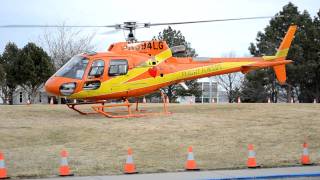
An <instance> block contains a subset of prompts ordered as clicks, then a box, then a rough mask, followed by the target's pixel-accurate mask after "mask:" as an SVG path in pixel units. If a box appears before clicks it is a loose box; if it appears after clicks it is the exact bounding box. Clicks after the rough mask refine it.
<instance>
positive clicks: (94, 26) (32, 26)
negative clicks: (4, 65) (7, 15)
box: [0, 24, 119, 28]
mask: <svg viewBox="0 0 320 180" xmlns="http://www.w3.org/2000/svg"><path fill="white" fill-rule="evenodd" d="M118 26H119V25H107V26H101V25H36V24H13V25H0V28H59V27H68V28H69V27H70V28H99V27H107V28H117V27H118Z"/></svg>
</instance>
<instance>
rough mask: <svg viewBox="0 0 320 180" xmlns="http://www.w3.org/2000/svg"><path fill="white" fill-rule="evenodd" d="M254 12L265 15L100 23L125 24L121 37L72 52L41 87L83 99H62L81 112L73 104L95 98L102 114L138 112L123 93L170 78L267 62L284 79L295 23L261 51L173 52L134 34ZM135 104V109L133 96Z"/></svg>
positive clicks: (144, 90)
mask: <svg viewBox="0 0 320 180" xmlns="http://www.w3.org/2000/svg"><path fill="white" fill-rule="evenodd" d="M259 18H266V17H254V18H238V19H218V20H208V21H190V22H176V23H156V24H151V23H141V24H139V23H136V22H125V23H124V24H117V25H111V26H102V27H113V28H116V29H123V30H128V31H129V33H128V38H127V41H126V42H118V43H114V44H111V45H110V47H109V48H108V51H107V52H102V53H96V52H89V53H83V54H80V55H76V56H74V57H73V58H72V59H70V61H68V62H67V63H66V64H65V65H64V66H63V67H61V68H60V69H59V70H58V71H57V72H56V73H55V74H54V75H52V77H50V79H49V80H48V81H47V82H46V83H45V90H46V91H47V92H48V93H49V94H52V95H55V96H65V97H67V98H70V99H82V100H86V102H84V103H69V104H67V105H68V107H69V108H71V109H73V110H76V111H78V112H79V113H81V114H88V113H85V112H82V111H81V110H79V109H77V108H76V106H77V105H81V104H96V105H93V106H92V108H93V109H94V110H95V112H97V113H100V114H102V115H104V116H106V117H140V116H144V115H147V114H148V113H141V112H132V111H131V109H130V107H131V103H129V101H128V98H130V97H136V98H138V97H141V96H144V95H146V94H149V93H152V92H155V91H158V90H159V89H161V88H163V87H166V86H169V85H172V84H178V83H182V85H183V82H184V81H187V80H193V79H198V78H203V77H211V76H216V75H221V74H227V73H233V72H238V71H240V72H242V73H247V72H249V71H251V70H255V69H261V68H268V67H272V68H273V69H274V71H275V74H276V77H277V79H278V81H279V83H281V84H284V83H285V81H286V70H285V65H286V64H288V63H291V62H292V61H290V60H286V56H287V54H288V50H289V47H290V44H291V41H292V40H293V38H294V34H295V31H296V28H297V27H296V26H295V25H292V26H290V27H289V30H288V32H287V34H286V35H285V37H284V39H283V41H282V43H281V45H280V47H279V48H278V51H277V53H276V54H275V55H273V56H262V57H246V58H192V57H173V56H172V55H173V53H176V52H179V51H184V47H183V46H176V47H171V48H169V47H168V45H167V43H166V42H165V41H156V40H153V41H142V42H138V41H137V40H136V39H135V36H134V31H135V30H136V29H137V28H143V27H151V26H159V25H176V24H188V23H203V22H215V21H232V20H245V19H259ZM71 27H74V26H71ZM95 27H96V26H95ZM161 94H162V99H163V103H164V112H163V113H165V114H169V112H168V110H167V103H168V102H167V98H166V97H165V96H166V95H165V94H163V93H161ZM109 99H123V100H124V103H122V104H107V105H106V104H105V103H106V100H109ZM118 106H124V107H126V108H127V111H128V113H127V114H125V115H119V114H118V115H116V114H114V113H111V112H107V111H105V109H106V108H110V107H118ZM136 110H137V111H138V100H137V102H136Z"/></svg>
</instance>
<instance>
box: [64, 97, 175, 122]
mask: <svg viewBox="0 0 320 180" xmlns="http://www.w3.org/2000/svg"><path fill="white" fill-rule="evenodd" d="M161 97H162V100H163V112H157V113H152V112H146V111H145V110H139V101H138V99H136V103H135V104H136V107H135V110H134V112H132V110H131V106H132V105H133V104H132V103H129V101H128V99H125V100H124V102H123V103H121V104H108V105H105V103H106V101H95V102H83V103H69V104H67V106H68V107H69V108H70V109H72V110H74V111H77V112H78V113H80V114H82V115H89V114H101V115H103V116H105V117H108V118H131V117H144V116H152V115H163V114H164V115H170V114H171V112H169V111H168V102H167V98H166V96H165V95H164V94H163V93H162V92H161ZM88 104H101V105H94V106H92V107H91V108H92V109H93V110H94V111H95V112H83V111H81V110H80V109H77V108H76V106H80V105H88ZM115 107H125V108H126V110H124V111H105V110H106V109H111V108H115ZM124 113H127V114H124Z"/></svg>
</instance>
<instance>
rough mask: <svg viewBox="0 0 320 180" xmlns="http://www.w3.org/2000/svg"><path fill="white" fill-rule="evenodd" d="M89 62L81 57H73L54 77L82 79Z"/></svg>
mask: <svg viewBox="0 0 320 180" xmlns="http://www.w3.org/2000/svg"><path fill="white" fill-rule="evenodd" d="M88 62H89V60H88V59H86V58H85V57H83V56H74V57H73V58H71V59H70V60H69V61H68V62H67V63H66V64H65V65H64V66H62V67H61V68H60V69H59V70H58V71H57V72H56V74H55V76H61V77H68V78H73V79H82V77H83V74H84V71H85V70H86V67H87V65H88Z"/></svg>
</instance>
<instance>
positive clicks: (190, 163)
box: [185, 146, 199, 171]
mask: <svg viewBox="0 0 320 180" xmlns="http://www.w3.org/2000/svg"><path fill="white" fill-rule="evenodd" d="M185 169H186V170H187V171H196V170H199V169H198V168H197V164H196V161H195V160H194V156H193V152H192V146H190V147H189V148H188V158H187V162H186V165H185Z"/></svg>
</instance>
